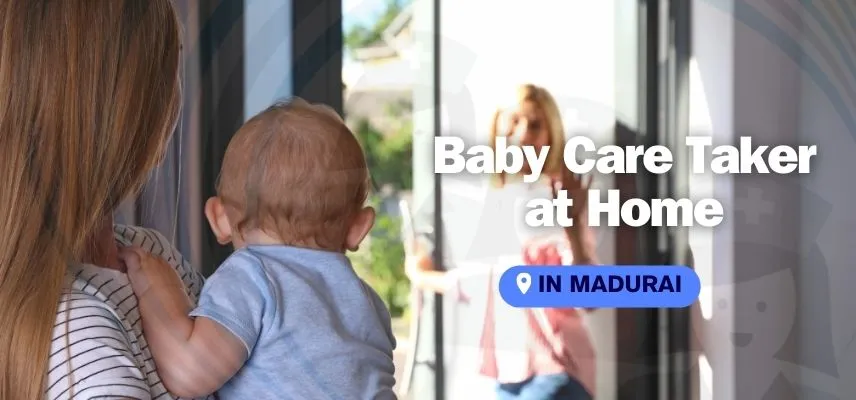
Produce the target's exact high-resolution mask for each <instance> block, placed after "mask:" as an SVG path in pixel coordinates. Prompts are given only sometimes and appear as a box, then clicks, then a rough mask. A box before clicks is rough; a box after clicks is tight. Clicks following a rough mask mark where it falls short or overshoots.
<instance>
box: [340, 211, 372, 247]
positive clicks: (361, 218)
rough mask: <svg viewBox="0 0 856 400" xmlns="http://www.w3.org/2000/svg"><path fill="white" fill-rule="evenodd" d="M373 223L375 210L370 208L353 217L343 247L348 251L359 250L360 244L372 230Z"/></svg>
mask: <svg viewBox="0 0 856 400" xmlns="http://www.w3.org/2000/svg"><path fill="white" fill-rule="evenodd" d="M374 221H375V210H374V208H371V207H365V208H363V209H362V210H360V211H359V212H358V213H357V215H356V216H354V219H353V222H351V226H350V227H348V236H347V237H345V247H346V248H347V249H348V250H350V251H357V250H358V249H359V248H360V243H362V242H363V240H364V239H365V238H366V236H367V235H368V234H369V231H371V230H372V226H374Z"/></svg>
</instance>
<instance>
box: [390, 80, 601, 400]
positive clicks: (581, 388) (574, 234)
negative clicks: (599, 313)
mask: <svg viewBox="0 0 856 400" xmlns="http://www.w3.org/2000/svg"><path fill="white" fill-rule="evenodd" d="M515 103H516V104H514V105H513V106H512V107H510V109H505V110H502V109H501V110H498V111H497V112H496V113H495V115H494V121H493V124H492V128H491V143H492V144H493V145H494V146H495V145H496V141H497V138H504V139H506V140H508V141H514V142H517V144H520V145H527V146H533V147H535V149H536V151H540V149H541V148H544V147H545V146H549V153H548V155H547V158H546V162H545V166H544V170H543V171H542V173H541V176H542V179H541V180H540V181H539V182H536V183H532V184H526V183H523V182H522V179H521V176H522V175H524V174H528V173H529V172H530V171H531V168H530V166H528V165H524V167H523V170H522V171H521V172H520V174H519V175H517V176H509V175H499V176H495V177H493V178H492V179H491V180H492V182H491V184H490V185H489V186H490V187H489V188H488V189H486V190H485V192H483V195H484V202H483V203H482V202H479V204H478V212H479V213H481V215H480V216H477V217H476V218H478V220H477V222H474V223H475V224H478V225H482V226H479V227H476V228H475V231H473V230H472V229H471V228H472V227H464V229H452V228H449V227H446V229H444V232H447V233H448V234H447V235H446V236H447V237H446V241H447V242H450V243H454V242H466V244H465V245H464V246H463V247H466V249H464V250H450V251H449V253H453V254H452V255H451V256H450V258H451V259H449V258H447V260H448V263H449V264H451V265H449V266H450V267H452V268H450V269H449V272H441V271H437V270H435V268H434V266H433V263H432V260H431V257H430V253H429V252H428V251H427V249H424V248H422V251H419V252H417V254H416V255H415V256H412V257H409V258H408V260H407V266H406V269H407V273H408V276H409V277H410V279H411V281H412V283H413V284H414V285H416V286H417V287H420V288H423V289H427V290H433V291H436V292H440V293H451V292H458V293H457V298H459V299H466V298H467V297H468V296H469V295H470V294H468V293H461V292H462V290H461V289H460V288H461V284H460V283H461V281H462V280H463V279H464V277H465V276H470V277H473V276H479V278H480V279H479V282H483V283H484V282H485V281H486V287H485V286H481V285H482V284H479V285H478V287H484V289H483V290H485V292H486V296H487V299H486V307H485V313H484V316H483V321H484V325H483V327H482V333H481V342H480V348H481V354H482V357H481V360H480V364H481V368H480V372H481V374H483V375H485V376H488V377H490V378H492V379H493V380H495V381H496V382H497V389H496V390H497V398H498V399H499V400H505V399H521V400H522V399H528V400H552V399H568V400H584V399H591V398H593V397H594V388H595V365H594V350H593V347H592V344H591V341H590V338H589V335H588V331H587V328H586V326H585V324H584V323H583V320H582V316H581V315H580V313H579V311H578V310H577V309H531V310H530V309H526V310H523V309H514V308H512V307H510V306H508V305H506V304H504V302H503V301H501V300H496V299H495V298H496V297H497V296H498V293H495V291H496V290H497V283H498V277H499V275H501V273H502V272H503V271H504V270H505V269H506V268H508V267H511V266H514V265H521V264H531V265H539V264H540V265H545V264H546V265H550V264H552V265H555V264H563V263H564V264H567V263H569V262H573V263H574V264H578V265H592V264H596V256H595V249H596V246H595V240H594V233H593V232H592V229H591V228H590V227H589V226H588V224H587V221H586V215H587V212H586V193H587V191H588V188H589V185H590V183H591V179H585V178H582V177H579V176H575V175H573V174H571V173H570V172H569V171H568V169H567V168H565V167H564V163H563V150H564V142H565V132H564V128H563V124H562V119H561V116H560V113H559V109H558V106H557V104H556V102H555V100H554V99H553V96H552V95H551V94H550V93H549V92H548V91H547V90H546V89H544V88H541V87H538V86H535V85H532V84H526V85H522V86H521V87H519V88H518V92H517V97H516V102H515ZM445 185H446V183H445V181H444V187H446V186H445ZM557 189H561V190H566V191H567V193H568V197H569V198H571V199H573V200H574V202H573V204H574V206H573V207H572V208H571V210H569V216H571V217H572V218H573V220H574V226H572V227H568V228H564V229H560V228H555V230H553V229H551V228H529V227H525V226H523V223H522V218H523V217H522V215H519V212H518V211H519V210H518V208H520V207H521V205H522V204H525V203H526V201H528V200H529V199H531V198H535V197H542V198H543V197H544V196H551V195H552V196H555V195H556V193H557ZM452 207H455V206H454V205H452ZM473 211H474V210H473ZM468 212H469V211H468ZM464 218H466V217H464ZM514 218H518V219H521V221H512V220H513V219H514ZM447 222H449V221H447ZM471 222H472V220H471ZM464 224H465V225H466V223H464ZM447 225H448V223H447ZM503 225H504V226H503ZM467 228H469V230H468V232H469V237H462V236H460V233H457V232H460V231H461V230H466V229H467ZM456 231H457V232H456ZM456 235H457V237H455V236H456ZM459 247H461V246H459ZM474 259H478V262H469V261H472V260H474ZM475 265H478V266H486V268H485V269H484V270H483V271H488V272H487V273H485V274H481V273H478V274H476V273H473V272H472V271H470V272H468V271H467V269H470V270H472V269H476V268H478V267H476V266H475ZM484 275H488V278H487V279H486V280H485V279H483V278H484ZM476 290H478V289H476ZM485 292H478V293H476V294H479V295H481V293H485ZM453 298H454V296H453Z"/></svg>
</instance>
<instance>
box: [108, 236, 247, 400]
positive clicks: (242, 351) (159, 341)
mask: <svg viewBox="0 0 856 400" xmlns="http://www.w3.org/2000/svg"><path fill="white" fill-rule="evenodd" d="M123 259H124V260H125V263H126V265H127V267H128V277H129V278H130V280H131V284H132V286H133V289H134V292H135V293H136V294H137V299H138V301H139V306H140V314H141V316H142V323H143V331H144V332H145V337H146V340H147V342H148V344H149V348H150V349H151V352H152V356H153V357H154V359H155V363H156V364H157V367H158V374H159V375H160V378H161V379H162V380H163V383H164V386H166V388H167V389H168V390H169V391H170V392H171V393H172V394H174V395H177V396H179V397H186V398H195V397H203V396H206V395H208V394H211V393H213V392H215V391H217V389H219V388H220V387H221V386H222V385H223V384H224V383H226V382H227V381H228V380H229V379H230V378H231V377H232V376H234V375H235V373H237V372H238V370H239V369H240V368H241V366H242V365H243V364H244V362H245V361H246V359H247V349H246V347H245V346H244V343H243V342H242V341H241V340H240V339H239V338H238V337H236V336H235V335H234V334H232V333H231V332H230V331H229V330H227V329H226V328H224V327H223V326H221V325H220V324H218V323H217V322H214V321H212V320H210V319H208V318H204V317H198V318H192V317H190V316H188V314H189V313H190V311H191V310H192V306H191V302H190V299H189V298H188V297H187V293H186V291H185V290H184V285H183V284H182V283H181V280H180V278H179V276H178V275H177V274H176V272H175V270H174V269H173V268H172V267H171V266H170V265H169V264H167V263H166V262H165V261H164V260H162V259H160V258H158V257H155V256H152V255H151V254H149V253H147V252H145V251H143V250H140V249H135V248H128V249H127V250H125V251H124V254H123Z"/></svg>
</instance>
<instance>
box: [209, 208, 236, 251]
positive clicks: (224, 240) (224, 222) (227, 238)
mask: <svg viewBox="0 0 856 400" xmlns="http://www.w3.org/2000/svg"><path fill="white" fill-rule="evenodd" d="M205 218H207V219H208V225H210V226H211V231H212V232H214V237H216V238H217V243H220V244H222V245H227V244H229V243H230V242H232V225H231V224H230V223H229V217H228V216H227V215H226V208H225V207H223V202H222V201H221V200H220V198H219V197H212V198H210V199H208V201H206V202H205Z"/></svg>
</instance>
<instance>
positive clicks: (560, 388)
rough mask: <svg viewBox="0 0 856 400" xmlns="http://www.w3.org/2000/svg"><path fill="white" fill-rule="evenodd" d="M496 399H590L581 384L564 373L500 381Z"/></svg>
mask: <svg viewBox="0 0 856 400" xmlns="http://www.w3.org/2000/svg"><path fill="white" fill-rule="evenodd" d="M496 394H497V396H496V398H497V400H591V399H592V397H591V395H590V394H589V393H588V392H587V391H586V389H585V388H584V387H583V385H582V384H580V382H579V381H577V380H576V379H574V378H571V377H570V376H568V375H566V374H555V375H538V376H534V377H532V378H529V379H527V380H525V381H523V382H518V383H501V384H499V385H498V386H497V388H496Z"/></svg>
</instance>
